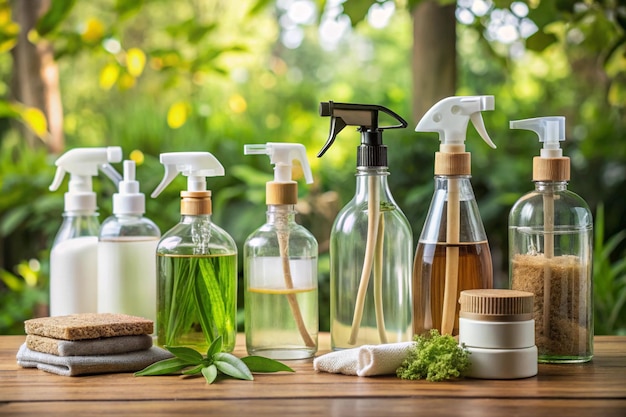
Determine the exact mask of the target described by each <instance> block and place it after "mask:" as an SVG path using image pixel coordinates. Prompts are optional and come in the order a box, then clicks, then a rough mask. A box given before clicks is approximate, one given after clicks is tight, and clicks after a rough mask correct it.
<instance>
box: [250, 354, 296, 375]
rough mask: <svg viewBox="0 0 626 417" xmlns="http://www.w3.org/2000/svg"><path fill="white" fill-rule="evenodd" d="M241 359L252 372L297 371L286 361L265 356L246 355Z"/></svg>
mask: <svg viewBox="0 0 626 417" xmlns="http://www.w3.org/2000/svg"><path fill="white" fill-rule="evenodd" d="M241 361H242V362H243V363H245V364H246V366H247V367H248V369H249V370H250V372H295V371H294V370H293V369H291V368H290V367H288V366H287V365H285V364H284V363H282V362H278V361H275V360H274V359H270V358H266V357H263V356H246V357H244V358H241Z"/></svg>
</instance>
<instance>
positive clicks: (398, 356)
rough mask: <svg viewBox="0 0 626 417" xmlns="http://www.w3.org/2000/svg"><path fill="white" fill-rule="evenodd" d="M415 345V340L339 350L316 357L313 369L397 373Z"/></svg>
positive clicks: (362, 374) (345, 373)
mask: <svg viewBox="0 0 626 417" xmlns="http://www.w3.org/2000/svg"><path fill="white" fill-rule="evenodd" d="M414 346H415V342H399V343H388V344H382V345H363V346H360V347H357V348H352V349H346V350H338V351H336V352H330V353H327V354H325V355H322V356H318V357H317V358H315V359H314V360H313V369H315V370H316V371H318V372H329V373H335V374H344V375H358V376H375V375H389V374H395V373H396V369H398V367H399V366H400V365H402V361H404V359H406V357H407V356H408V355H409V351H410V350H411V349H412V348H413V347H414Z"/></svg>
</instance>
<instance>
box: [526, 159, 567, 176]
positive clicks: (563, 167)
mask: <svg viewBox="0 0 626 417" xmlns="http://www.w3.org/2000/svg"><path fill="white" fill-rule="evenodd" d="M569 166H570V163H569V158H567V157H560V158H543V157H540V156H535V157H534V158H533V181H569V174H570V167H569Z"/></svg>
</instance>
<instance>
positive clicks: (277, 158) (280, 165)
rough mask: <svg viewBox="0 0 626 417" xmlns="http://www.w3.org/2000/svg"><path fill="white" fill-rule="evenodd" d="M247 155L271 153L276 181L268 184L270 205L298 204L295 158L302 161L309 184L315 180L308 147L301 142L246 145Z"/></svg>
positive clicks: (267, 198) (267, 195)
mask: <svg viewBox="0 0 626 417" xmlns="http://www.w3.org/2000/svg"><path fill="white" fill-rule="evenodd" d="M243 151H244V154H245V155H269V157H270V163H271V164H274V181H269V182H268V183H267V184H266V187H265V190H266V197H265V201H266V204H268V205H281V204H296V203H297V202H298V183H296V182H295V181H293V180H292V179H291V169H292V167H293V164H292V163H293V160H294V159H297V160H298V161H300V165H301V166H302V172H303V173H304V178H305V180H306V182H307V184H310V183H312V182H313V174H312V173H311V167H310V165H309V161H308V160H307V157H306V148H305V147H304V145H302V144H300V143H274V142H268V143H266V144H264V145H244V148H243Z"/></svg>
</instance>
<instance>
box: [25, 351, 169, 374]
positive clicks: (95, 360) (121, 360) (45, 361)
mask: <svg viewBox="0 0 626 417" xmlns="http://www.w3.org/2000/svg"><path fill="white" fill-rule="evenodd" d="M171 357H173V355H172V354H171V353H170V352H168V351H167V350H165V349H161V348H159V347H156V346H152V347H151V348H150V349H146V350H138V351H136V352H130V353H119V354H115V355H99V356H56V355H51V354H49V353H42V352H36V351H34V350H30V349H29V348H27V347H26V343H24V344H22V346H20V349H19V351H18V352H17V364H18V365H20V366H21V367H23V368H38V369H41V370H42V371H46V372H51V373H53V374H57V375H62V376H77V375H87V374H106V373H117V372H136V371H140V370H142V369H143V368H145V367H146V366H148V365H152V364H153V363H154V362H158V361H160V360H163V359H168V358H171Z"/></svg>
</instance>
